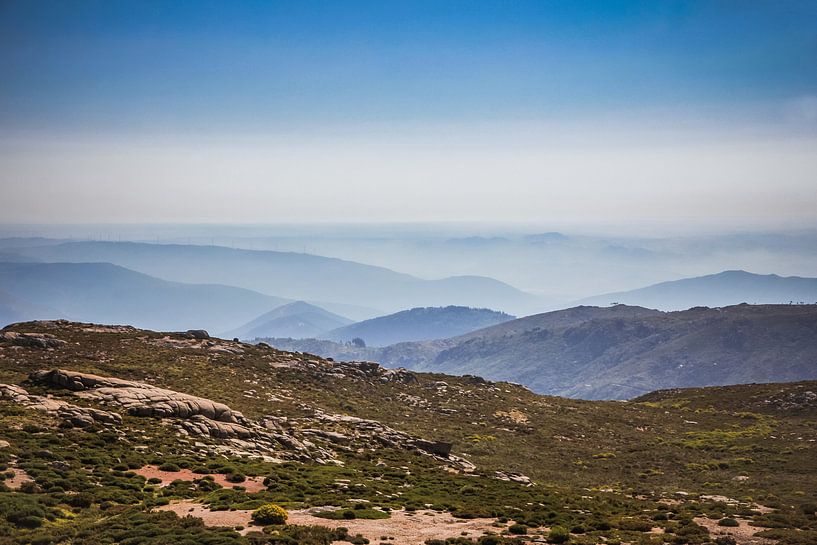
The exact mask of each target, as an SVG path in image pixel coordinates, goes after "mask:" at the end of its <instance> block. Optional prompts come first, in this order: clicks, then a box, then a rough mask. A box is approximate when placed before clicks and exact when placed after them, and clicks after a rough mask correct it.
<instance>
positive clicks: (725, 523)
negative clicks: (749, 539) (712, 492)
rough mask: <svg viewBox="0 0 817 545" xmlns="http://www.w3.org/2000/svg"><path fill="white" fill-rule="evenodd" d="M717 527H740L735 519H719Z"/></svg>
mask: <svg viewBox="0 0 817 545" xmlns="http://www.w3.org/2000/svg"><path fill="white" fill-rule="evenodd" d="M718 526H731V527H735V526H740V524H739V523H738V521H736V520H735V519H730V518H725V519H721V520H719V521H718Z"/></svg>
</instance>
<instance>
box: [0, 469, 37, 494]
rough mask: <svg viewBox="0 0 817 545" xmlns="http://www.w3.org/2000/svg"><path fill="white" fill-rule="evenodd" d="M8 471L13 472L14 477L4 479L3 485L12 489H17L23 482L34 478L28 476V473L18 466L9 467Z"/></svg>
mask: <svg viewBox="0 0 817 545" xmlns="http://www.w3.org/2000/svg"><path fill="white" fill-rule="evenodd" d="M9 471H13V472H14V477H12V478H11V479H6V480H5V481H3V483H5V485H6V486H8V487H9V488H11V489H12V490H18V489H19V488H20V487H21V486H23V483H25V482H28V481H33V480H34V479H32V478H31V477H29V475H28V473H26V472H25V471H24V470H22V469H20V468H19V467H12V468H9Z"/></svg>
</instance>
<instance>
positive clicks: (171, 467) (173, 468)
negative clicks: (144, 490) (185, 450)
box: [159, 462, 181, 472]
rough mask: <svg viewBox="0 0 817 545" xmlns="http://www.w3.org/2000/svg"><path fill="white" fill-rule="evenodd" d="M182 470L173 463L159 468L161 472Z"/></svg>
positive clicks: (164, 464)
mask: <svg viewBox="0 0 817 545" xmlns="http://www.w3.org/2000/svg"><path fill="white" fill-rule="evenodd" d="M180 469H181V468H180V467H179V466H177V465H176V464H174V463H172V462H165V463H163V464H162V465H160V466H159V471H173V472H176V471H179V470H180Z"/></svg>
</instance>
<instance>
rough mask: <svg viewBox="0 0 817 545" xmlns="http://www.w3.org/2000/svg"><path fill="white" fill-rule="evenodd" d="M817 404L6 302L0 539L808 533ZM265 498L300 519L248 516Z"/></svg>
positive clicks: (275, 540) (260, 540) (794, 390)
mask: <svg viewBox="0 0 817 545" xmlns="http://www.w3.org/2000/svg"><path fill="white" fill-rule="evenodd" d="M632 312H635V311H632ZM815 418H817V383H815V382H811V383H797V384H786V385H782V384H778V385H768V386H745V387H737V388H736V389H735V388H721V389H704V390H693V391H671V392H657V393H655V394H652V395H651V396H649V397H645V398H643V399H640V400H638V402H635V403H619V402H587V401H576V400H569V399H562V398H556V397H545V396H540V395H536V394H534V393H532V392H530V391H529V390H527V389H525V388H523V387H520V386H515V385H512V384H507V383H494V382H487V381H485V380H483V379H480V378H478V377H474V376H467V377H453V376H445V375H433V374H426V373H416V372H411V371H406V370H400V369H385V368H383V367H381V366H379V365H377V364H372V363H354V362H352V363H340V362H334V361H329V360H324V359H322V358H319V357H316V356H311V355H309V354H303V353H288V352H281V351H278V350H275V349H272V348H270V347H268V346H265V345H250V344H245V343H240V342H231V341H224V340H220V339H214V338H209V337H208V336H207V335H205V334H204V333H203V332H201V331H190V332H187V333H179V334H165V333H155V332H151V331H144V330H139V329H135V328H132V327H128V326H100V325H93V324H79V323H71V322H30V323H25V324H16V325H14V326H12V327H9V328H6V329H4V330H2V333H1V334H0V464H2V466H3V470H4V472H3V473H0V475H1V476H2V478H3V480H0V483H2V484H0V543H3V544H5V543H15V544H21V543H62V544H66V545H67V544H69V543H70V544H73V545H76V544H88V545H90V544H109V543H111V544H112V543H126V542H127V543H147V544H159V543H169V542H179V543H236V544H241V545H251V544H252V545H260V544H275V545H283V544H284V543H289V544H291V543H305V544H322V545H328V544H329V543H330V542H332V541H349V542H351V543H354V544H358V545H360V544H364V543H366V540H368V541H369V542H375V541H376V540H378V539H381V541H382V542H383V543H396V544H401V545H402V544H405V545H408V544H414V543H418V542H423V541H425V540H429V543H431V542H433V543H437V541H435V540H446V539H452V540H454V541H453V542H455V543H461V544H463V545H465V544H468V543H473V542H476V541H478V542H479V544H480V545H495V544H499V543H504V542H507V543H509V544H510V543H518V542H519V541H518V540H519V538H518V537H517V536H527V537H526V538H523V539H528V540H530V539H533V540H539V541H540V542H543V541H550V542H559V543H561V542H565V541H569V542H571V543H577V544H586V545H589V544H591V543H599V542H602V541H606V542H608V543H609V542H615V541H619V542H630V543H634V542H639V543H642V542H643V543H654V542H655V543H657V541H654V540H653V539H652V537H651V536H656V535H660V536H661V537H660V538H659V539H661V541H662V542H664V539H667V540H669V542H671V543H692V544H702V543H713V542H717V543H718V544H729V543H735V542H736V541H734V540H732V541H730V539H732V537H731V536H729V535H726V532H728V531H731V532H733V533H734V534H735V536H737V537H739V538H740V539H741V540H743V541H741V543H750V542H751V543H761V542H762V541H745V540H744V538H746V539H751V540H762V539H774V540H779V541H778V542H779V543H780V544H781V545H795V544H802V543H811V542H813V540H814V539H816V538H817V519H815V516H814V510H815V508H814V504H815V503H817V495H816V494H815V491H817V473H815V471H814V466H813V460H814V459H815V457H817V447H816V446H815V445H817V433H816V432H815V429H814V427H813V425H812V424H813V422H814V420H815ZM269 502H272V503H275V504H278V505H281V506H283V507H284V508H285V509H286V510H287V511H288V512H289V518H290V522H291V523H292V525H289V526H275V525H267V526H266V527H265V526H264V524H254V523H253V522H252V520H251V514H252V513H253V511H254V510H255V509H257V508H258V507H260V506H261V505H264V504H266V503H269ZM174 513H176V514H178V515H189V514H192V515H194V516H195V517H196V518H195V519H185V518H179V517H178V516H177V515H176V514H174ZM338 519H339V520H338ZM724 519H729V520H730V521H734V524H735V525H734V526H731V524H732V522H729V523H728V524H729V525H726V523H724V525H721V526H719V525H718V521H723V520H724ZM750 524H751V526H750ZM340 527H342V528H343V529H341V528H340ZM463 532H465V534H463ZM356 534H360V535H356ZM747 536H748V537H747ZM803 540H806V541H803ZM808 540H812V541H808ZM773 542H774V541H769V543H773Z"/></svg>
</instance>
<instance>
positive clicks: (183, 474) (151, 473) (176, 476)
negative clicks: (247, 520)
mask: <svg viewBox="0 0 817 545" xmlns="http://www.w3.org/2000/svg"><path fill="white" fill-rule="evenodd" d="M133 472H134V473H137V474H139V475H141V476H143V477H144V478H146V479H152V478H157V479H161V480H162V484H161V485H160V486H167V485H169V484H170V483H172V482H173V481H176V480H181V481H193V480H195V479H201V478H202V477H205V475H202V474H199V473H193V472H192V471H190V470H189V469H182V470H180V471H162V470H160V469H159V468H158V467H156V466H145V467H143V468H141V469H134V470H133ZM210 477H212V478H213V480H214V481H215V482H217V483H218V484H220V485H221V486H223V487H224V488H235V487H236V486H243V487H244V488H246V489H247V492H249V493H253V492H260V491H261V490H266V488H267V487H266V486H264V482H263V481H264V479H262V478H261V477H247V480H245V481H244V482H243V483H231V482H230V481H228V480H227V476H226V475H222V474H213V475H210Z"/></svg>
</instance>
